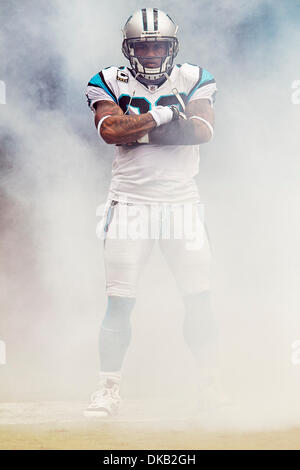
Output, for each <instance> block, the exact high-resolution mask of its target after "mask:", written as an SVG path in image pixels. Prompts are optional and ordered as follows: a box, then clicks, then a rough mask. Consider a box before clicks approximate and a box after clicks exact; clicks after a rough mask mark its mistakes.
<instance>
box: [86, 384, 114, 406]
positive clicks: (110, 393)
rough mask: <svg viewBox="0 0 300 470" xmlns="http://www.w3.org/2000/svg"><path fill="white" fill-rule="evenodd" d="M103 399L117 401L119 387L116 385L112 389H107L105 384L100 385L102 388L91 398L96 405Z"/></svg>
mask: <svg viewBox="0 0 300 470" xmlns="http://www.w3.org/2000/svg"><path fill="white" fill-rule="evenodd" d="M103 398H108V399H116V398H120V397H119V387H118V385H117V384H114V385H113V386H112V387H106V386H105V385H103V384H100V387H99V389H98V390H96V392H94V393H93V394H92V396H91V401H92V402H93V403H96V402H98V401H100V400H101V399H103Z"/></svg>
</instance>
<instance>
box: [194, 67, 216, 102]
mask: <svg viewBox="0 0 300 470" xmlns="http://www.w3.org/2000/svg"><path fill="white" fill-rule="evenodd" d="M199 70H200V72H199V79H198V80H197V83H196V84H195V85H194V86H193V88H192V89H191V91H190V92H189V94H188V97H190V96H191V95H192V94H193V93H194V91H196V89H198V88H202V87H203V86H205V85H209V84H210V83H216V80H215V79H214V78H213V79H212V80H208V81H207V82H204V83H202V85H200V86H199V83H200V82H201V80H202V75H203V69H202V68H201V67H199Z"/></svg>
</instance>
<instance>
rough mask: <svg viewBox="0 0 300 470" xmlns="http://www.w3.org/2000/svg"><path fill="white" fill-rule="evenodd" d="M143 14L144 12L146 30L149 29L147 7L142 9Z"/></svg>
mask: <svg viewBox="0 0 300 470" xmlns="http://www.w3.org/2000/svg"><path fill="white" fill-rule="evenodd" d="M142 14H143V27H144V31H148V23H147V11H146V8H143V9H142Z"/></svg>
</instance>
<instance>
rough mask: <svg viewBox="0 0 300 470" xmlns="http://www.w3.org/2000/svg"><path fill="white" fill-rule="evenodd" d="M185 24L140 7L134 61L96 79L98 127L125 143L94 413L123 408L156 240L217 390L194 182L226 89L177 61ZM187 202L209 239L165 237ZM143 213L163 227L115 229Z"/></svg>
mask: <svg viewBox="0 0 300 470" xmlns="http://www.w3.org/2000/svg"><path fill="white" fill-rule="evenodd" d="M177 29H178V27H177V26H176V25H175V23H174V22H173V20H172V19H171V18H170V16H169V15H168V14H166V13H164V12H163V11H161V10H158V9H156V8H143V9H140V10H138V11H136V12H135V13H133V14H132V15H131V16H130V18H129V19H128V20H127V22H126V24H125V27H124V29H123V34H124V40H123V45H122V51H123V54H124V55H125V57H126V59H128V60H129V65H128V66H127V67H125V66H121V67H116V66H110V67H107V68H105V69H103V70H101V71H100V72H99V73H97V74H96V75H95V76H93V77H92V78H91V80H90V81H89V83H88V86H87V92H86V96H87V100H88V105H89V107H90V108H91V110H92V111H93V113H94V118H95V125H96V128H97V131H98V133H99V136H100V137H101V138H102V139H103V140H104V141H105V142H106V143H107V144H109V145H114V146H115V147H114V148H115V156H114V160H113V164H112V179H111V184H110V188H109V194H108V198H107V204H106V209H105V218H104V226H103V233H104V234H105V239H104V262H105V272H106V293H107V296H108V299H107V308H106V313H105V316H104V319H103V322H102V325H101V329H100V335H99V351H100V384H99V389H98V390H97V391H96V392H95V393H94V394H93V395H92V399H91V403H90V405H89V406H88V408H87V409H86V411H85V414H86V415H96V416H108V415H113V414H115V413H117V412H118V410H119V407H120V402H121V399H120V393H119V387H120V379H121V368H122V364H123V360H124V357H125V354H126V351H127V348H128V346H129V343H130V337H131V329H130V315H131V312H132V310H133V308H134V305H135V300H136V289H137V285H138V280H139V276H140V273H141V271H142V269H143V267H144V265H145V263H146V261H147V259H148V257H149V255H150V253H151V250H152V247H153V244H154V243H155V240H158V243H159V245H160V248H161V251H162V253H163V255H164V256H165V258H166V260H167V263H168V264H169V266H170V269H171V270H172V272H173V274H174V276H175V279H176V281H177V285H178V288H179V289H180V292H181V294H182V297H183V301H184V306H185V313H184V315H185V316H184V324H183V334H184V338H185V340H186V343H187V345H188V346H189V348H190V349H191V351H192V353H193V355H194V357H195V359H196V364H197V367H198V371H199V374H198V375H199V381H200V385H201V387H202V389H203V390H204V389H206V390H207V389H208V387H209V386H211V385H213V386H214V384H216V383H217V380H218V371H219V368H218V351H217V344H218V343H217V328H216V324H215V322H214V319H213V315H212V311H211V305H210V276H209V269H210V259H211V251H210V246H209V242H208V239H207V236H206V231H205V230H204V229H203V220H202V217H201V210H200V196H199V193H198V189H197V186H196V183H195V180H194V176H195V175H196V174H197V173H198V166H199V146H200V144H203V143H206V142H208V141H209V140H210V139H211V138H212V136H213V128H214V110H213V103H214V97H215V94H216V90H217V88H216V82H215V79H214V77H213V75H212V74H211V73H210V72H208V71H207V70H205V69H204V68H203V67H201V66H198V65H193V64H190V63H184V64H174V59H175V57H176V55H177V53H178V48H179V44H178V39H177ZM154 206H155V207H156V208H157V207H158V210H157V211H156V212H155V211H153V210H152V209H153V207H154ZM187 207H188V208H189V209H190V212H189V214H191V215H190V218H191V219H192V221H193V222H195V225H196V229H195V230H196V238H197V237H198V238H197V240H198V242H199V241H200V243H198V244H197V243H196V245H193V244H192V246H191V244H189V243H188V240H187V237H185V236H184V235H183V236H181V237H163V236H162V233H163V231H164V230H165V229H166V226H167V225H168V226H169V225H171V226H172V227H173V228H174V226H175V225H176V224H175V222H174V220H175V219H174V218H173V219H172V220H173V222H170V218H169V215H170V213H171V212H172V211H173V210H175V209H178V208H181V209H182V210H186V209H187ZM142 209H143V211H142ZM129 212H130V213H129ZM141 212H143V214H144V216H145V219H144V222H145V220H146V221H147V222H149V221H150V220H151V221H152V225H153V220H154V221H155V222H156V223H157V224H158V234H157V231H156V234H155V235H153V234H152V235H151V234H150V235H149V234H148V236H146V237H140V238H138V237H130V236H126V237H124V236H123V237H121V236H112V234H116V233H117V231H118V229H119V228H120V227H121V226H122V227H123V226H124V220H125V219H126V223H127V235H128V233H129V232H130V231H131V233H132V232H134V228H136V223H137V219H138V218H139V217H140V215H141ZM153 213H155V214H156V215H154V216H153ZM124 214H125V215H124ZM130 214H131V215H130ZM146 225H147V224H144V225H143V226H146ZM110 235H111V236H110ZM203 403H204V402H203ZM205 406H206V405H205Z"/></svg>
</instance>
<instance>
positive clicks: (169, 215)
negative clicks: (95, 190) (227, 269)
mask: <svg viewBox="0 0 300 470" xmlns="http://www.w3.org/2000/svg"><path fill="white" fill-rule="evenodd" d="M96 215H97V217H99V218H100V220H99V222H98V224H97V228H96V235H97V238H100V239H103V240H104V239H107V238H111V239H118V240H147V239H156V240H158V239H162V240H171V239H174V240H184V241H185V243H186V249H188V250H189V249H190V250H194V249H200V248H201V247H202V245H203V243H204V241H205V238H206V233H205V228H204V205H203V204H200V203H182V204H171V203H170V204H169V203H151V204H133V203H128V202H126V201H122V202H114V201H107V202H106V203H104V204H100V205H99V206H98V208H97V211H96Z"/></svg>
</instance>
